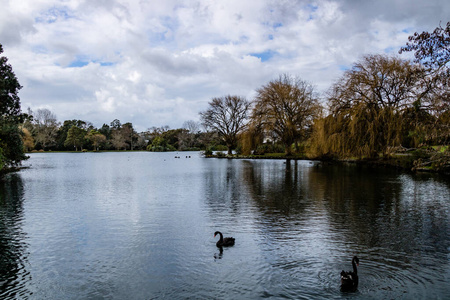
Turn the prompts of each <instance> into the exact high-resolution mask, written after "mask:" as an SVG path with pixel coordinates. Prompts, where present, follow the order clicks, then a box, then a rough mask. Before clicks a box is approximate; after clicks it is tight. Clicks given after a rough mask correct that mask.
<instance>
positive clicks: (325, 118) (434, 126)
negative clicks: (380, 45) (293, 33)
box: [0, 22, 450, 171]
mask: <svg viewBox="0 0 450 300" xmlns="http://www.w3.org/2000/svg"><path fill="white" fill-rule="evenodd" d="M403 52H413V53H414V60H407V59H403V58H400V56H388V55H383V54H374V55H366V56H364V57H362V58H361V59H360V60H358V61H357V62H355V63H354V64H353V66H351V68H349V69H348V70H346V71H344V73H343V75H342V76H341V77H340V78H338V79H337V80H336V82H335V83H334V84H333V85H332V86H331V87H330V88H329V90H328V91H327V92H326V93H325V94H324V95H319V94H318V93H317V92H316V90H315V88H314V85H312V84H311V83H308V82H306V81H304V80H302V79H301V78H299V77H295V76H292V75H290V74H282V75H279V76H278V77H277V78H276V79H274V80H272V81H270V82H268V83H267V84H265V85H263V86H262V87H260V88H257V89H256V96H255V98H254V99H253V100H251V101H249V100H247V99H245V98H244V97H241V96H236V95H226V96H222V97H215V98H213V99H212V100H211V101H210V102H209V104H208V108H207V109H206V110H205V111H202V112H200V113H199V116H200V121H201V122H195V121H186V122H185V123H184V124H183V128H179V129H170V128H169V127H168V126H162V127H152V128H149V129H148V130H146V131H144V132H139V133H138V132H136V130H135V129H134V128H133V124H132V123H130V122H128V123H123V124H122V123H121V122H120V120H117V119H116V120H113V121H112V122H111V123H110V124H103V126H102V127H100V128H96V127H94V126H93V124H92V123H90V122H89V121H84V120H66V121H64V122H63V123H60V122H58V120H57V117H56V115H54V114H53V113H52V112H51V111H50V110H48V109H38V110H36V111H32V110H31V109H28V111H27V113H26V114H24V113H22V112H21V109H20V101H19V97H18V91H19V90H20V88H21V86H20V84H19V82H18V80H17V78H16V77H15V75H14V73H13V72H12V68H11V66H10V65H9V64H8V63H7V59H6V57H1V70H0V71H1V73H0V92H1V94H0V97H1V106H0V110H1V111H0V113H1V115H0V117H1V120H0V170H1V169H4V168H7V167H14V166H18V165H20V162H21V161H22V160H23V159H25V155H24V153H25V152H31V151H86V150H90V151H100V150H148V151H174V150H177V151H182V150H204V151H205V154H206V155H212V153H213V151H214V150H221V151H227V154H224V153H222V152H218V153H217V152H216V154H215V155H216V156H220V157H231V156H233V157H236V156H235V155H239V156H238V157H253V158H261V157H262V158H280V157H281V158H294V159H299V158H313V159H321V160H352V161H364V160H370V161H375V162H378V163H385V164H389V165H396V166H401V167H407V168H413V169H416V170H418V169H422V170H438V171H439V170H449V169H450V151H449V147H448V145H449V142H450V89H449V86H450V71H449V61H450V22H449V23H447V25H446V27H442V26H439V27H437V28H436V29H435V30H434V31H433V32H431V33H428V32H423V33H421V34H419V33H415V34H414V35H413V36H411V37H409V42H407V43H406V45H405V46H404V47H402V48H401V49H400V51H399V53H400V54H401V53H403ZM0 53H2V48H1V45H0Z"/></svg>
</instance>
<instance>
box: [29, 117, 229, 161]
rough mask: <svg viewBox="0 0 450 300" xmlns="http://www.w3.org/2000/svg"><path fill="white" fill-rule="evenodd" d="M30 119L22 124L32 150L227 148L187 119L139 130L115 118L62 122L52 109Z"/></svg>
mask: <svg viewBox="0 0 450 300" xmlns="http://www.w3.org/2000/svg"><path fill="white" fill-rule="evenodd" d="M27 116H28V117H27V119H26V120H25V122H24V123H23V124H22V125H21V128H22V131H23V144H24V150H25V151H26V152H30V151H86V150H91V151H92V150H93V151H99V150H147V151H158V152H160V151H175V150H177V151H178V150H180V151H185V150H201V149H206V147H207V146H209V147H211V146H212V147H214V148H217V149H224V146H223V145H221V140H220V138H219V136H218V135H217V133H214V132H201V131H200V124H199V123H197V122H195V121H186V122H185V123H184V126H183V127H184V128H180V129H170V128H169V127H168V126H163V127H153V128H149V129H148V130H147V131H144V132H136V130H135V129H134V128H133V124H132V123H124V124H122V123H121V122H120V121H119V120H117V119H116V120H113V121H112V122H111V123H110V124H103V126H102V127H100V128H96V127H94V126H93V124H92V123H91V122H87V121H83V120H66V121H64V122H63V123H62V124H61V123H59V122H58V121H57V119H56V116H55V114H53V113H52V112H51V111H50V110H48V109H38V110H37V111H36V112H33V111H31V109H28V114H27Z"/></svg>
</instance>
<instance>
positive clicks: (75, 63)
mask: <svg viewBox="0 0 450 300" xmlns="http://www.w3.org/2000/svg"><path fill="white" fill-rule="evenodd" d="M88 64H89V62H88V61H84V60H75V61H73V62H71V63H70V65H69V66H68V67H69V68H81V67H84V66H87V65H88Z"/></svg>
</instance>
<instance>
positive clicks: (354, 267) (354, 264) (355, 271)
mask: <svg viewBox="0 0 450 300" xmlns="http://www.w3.org/2000/svg"><path fill="white" fill-rule="evenodd" d="M352 266H353V273H355V275H356V274H358V269H357V268H356V263H355V260H354V259H352Z"/></svg>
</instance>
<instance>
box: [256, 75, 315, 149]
mask: <svg viewBox="0 0 450 300" xmlns="http://www.w3.org/2000/svg"><path fill="white" fill-rule="evenodd" d="M256 92H257V94H256V98H255V107H254V109H253V114H252V122H253V123H254V124H258V125H260V126H262V128H264V129H265V130H266V131H267V132H269V133H274V134H275V136H276V137H277V138H279V139H280V140H281V142H283V144H284V146H285V153H286V155H290V154H292V149H291V146H292V144H293V143H297V142H298V141H300V140H301V139H306V137H307V134H308V132H309V130H310V128H311V126H312V123H313V120H314V118H315V117H316V116H317V115H318V114H319V112H320V110H321V107H320V105H319V101H318V98H317V96H316V93H315V92H314V88H313V86H312V85H310V84H308V83H307V82H306V81H303V80H301V79H299V78H295V77H292V76H290V75H288V74H284V75H281V76H280V77H279V78H278V79H276V80H273V81H271V82H269V83H268V84H266V85H264V86H263V87H261V88H260V89H258V90H257V91H256Z"/></svg>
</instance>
